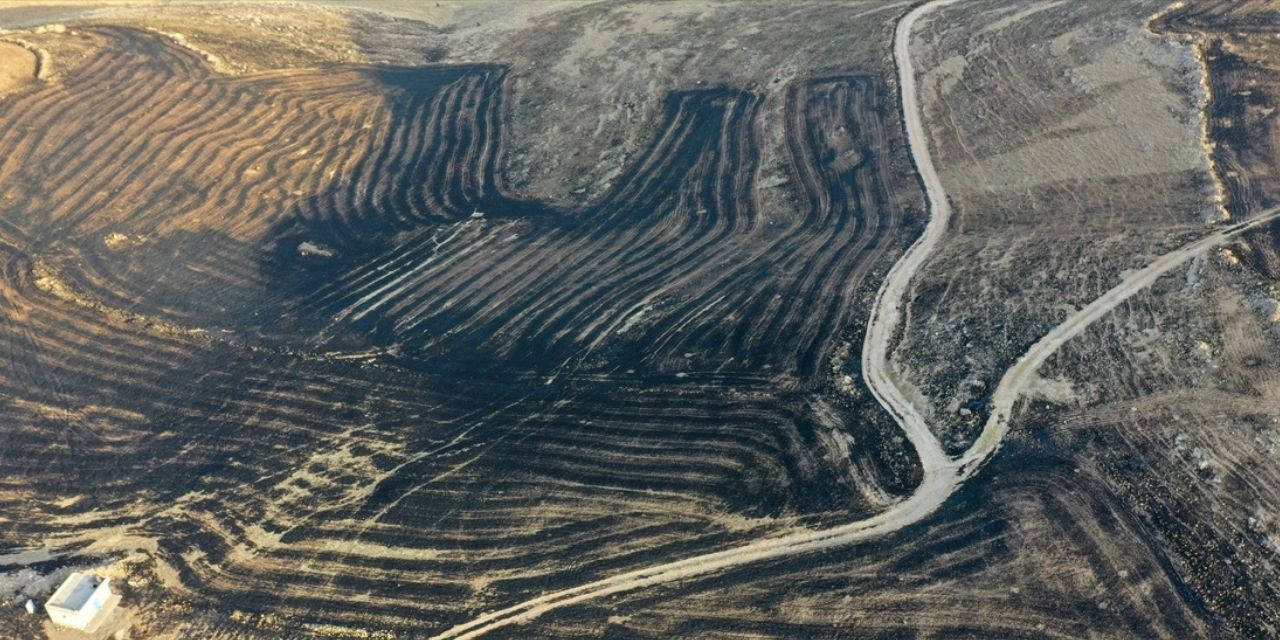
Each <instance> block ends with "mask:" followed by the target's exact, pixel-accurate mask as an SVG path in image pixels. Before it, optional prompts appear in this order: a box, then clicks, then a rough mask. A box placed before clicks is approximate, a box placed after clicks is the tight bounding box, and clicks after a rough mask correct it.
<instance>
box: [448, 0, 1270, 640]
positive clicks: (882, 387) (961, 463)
mask: <svg viewBox="0 0 1280 640" xmlns="http://www.w3.org/2000/svg"><path fill="white" fill-rule="evenodd" d="M958 1H959V0H934V1H933V2H929V3H926V4H924V5H921V6H919V7H917V8H915V9H914V10H912V11H911V12H910V13H908V14H907V15H906V16H904V17H903V18H902V20H901V21H899V22H898V26H897V30H896V35H895V39H894V59H895V61H896V64H897V70H898V79H899V87H900V94H901V96H902V98H901V99H902V107H903V109H902V114H903V120H904V124H905V126H906V131H907V141H908V143H909V145H910V148H911V154H912V157H913V158H914V160H915V164H916V169H917V171H918V172H919V174H920V177H921V180H922V181H923V183H924V187H925V194H926V195H927V197H928V202H929V207H930V218H929V223H928V225H927V226H926V228H925V231H924V233H923V234H922V235H921V236H920V238H919V239H917V240H916V242H915V243H913V244H912V245H911V248H910V249H908V250H907V252H906V253H905V254H904V255H903V256H902V258H901V259H899V260H898V262H897V263H896V264H894V266H893V268H892V269H891V270H890V271H889V274H888V275H887V277H886V279H885V281H884V284H883V285H882V286H881V288H880V291H879V292H878V293H877V296H876V300H875V305H874V306H873V307H872V310H871V318H870V320H869V322H868V325H867V332H866V335H865V337H864V340H863V351H862V370H863V375H864V376H865V377H866V383H867V386H868V387H869V388H870V389H871V392H872V394H873V395H874V396H875V398H876V400H877V401H879V402H880V404H881V405H882V406H883V407H884V408H885V410H886V411H888V412H889V413H890V415H892V416H893V418H894V420H895V421H897V422H898V425H899V426H900V427H902V430H903V432H904V433H905V434H906V436H907V439H908V440H909V441H910V442H911V444H912V446H913V447H915V449H916V452H917V455H918V457H919V459H920V463H921V467H922V470H923V477H922V480H921V483H920V485H919V486H918V487H917V488H916V490H915V492H914V493H912V495H911V496H910V497H908V498H907V499H906V500H904V501H902V502H899V503H897V504H895V505H894V506H892V507H890V508H889V509H887V510H885V511H884V512H882V513H879V514H877V515H875V516H872V517H870V518H867V519H864V520H859V521H857V522H851V523H848V524H844V525H840V526H836V527H831V528H828V529H821V530H815V531H806V532H802V533H795V534H790V535H786V536H781V537H776V538H766V539H763V540H758V541H756V542H752V543H749V544H746V545H743V546H740V547H735V548H732V549H726V550H724V551H716V552H713V553H707V554H703V555H699V556H694V557H691V558H686V559H683V560H676V561H674V562H666V563H662V564H659V565H655V566H652V567H648V568H645V569H639V570H636V571H629V572H626V573H622V574H618V575H615V576H611V577H608V578H604V579H601V580H596V581H594V582H589V583H587V584H583V585H580V586H577V587H573V588H570V589H564V590H561V591H556V592H553V593H548V594H545V595H542V596H539V597H537V598H533V599H530V600H527V601H525V602H521V603H519V604H516V605H514V606H511V607H507V608H505V609H501V610H498V611H493V612H490V613H487V614H484V615H482V616H479V617H477V618H475V619H473V620H471V621H468V622H465V623H463V624H459V625H457V626H454V627H452V628H450V629H447V630H445V631H444V632H442V633H440V634H439V635H437V636H435V638H436V639H437V640H446V639H464V638H477V637H480V636H482V635H484V634H486V633H488V632H490V631H494V630H496V629H499V628H502V627H506V626H509V625H512V624H520V623H524V622H528V621H530V620H533V619H535V618H537V617H538V616H540V615H542V614H544V613H547V612H548V611H551V610H553V609H558V608H561V607H566V606H570V605H573V604H577V603H580V602H584V601H587V600H594V599H598V598H602V597H605V596H608V595H611V594H615V593H621V592H624V591H632V590H635V589H641V588H644V587H648V586H653V585H658V584H664V583H670V582H676V581H679V580H685V579H689V578H693V577H697V576H702V575H707V574H711V573H715V572H719V571H723V570H725V569H729V568H732V567H738V566H742V565H745V564H749V563H754V562H761V561H764V560H770V559H776V558H781V557H785V556H791V555H798V554H802V553H809V552H813V551H817V550H821V549H827V548H831V547H837V546H843V545H849V544H854V543H857V542H861V541H864V540H868V539H872V538H877V537H880V536H884V535H887V534H890V533H892V532H894V531H898V530H900V529H902V528H904V527H907V526H909V525H912V524H914V523H916V522H919V521H921V520H923V519H924V518H925V517H926V516H928V515H929V514H931V513H933V512H934V511H935V510H937V508H938V507H940V506H942V504H943V503H944V502H946V500H947V498H949V497H950V496H951V495H952V494H953V493H954V492H955V490H956V489H957V488H958V487H959V486H960V484H961V483H962V482H963V481H964V480H966V479H968V478H970V477H972V476H973V475H974V474H975V473H976V472H977V470H978V469H979V468H980V467H981V466H982V464H983V463H984V462H986V461H987V460H988V459H990V457H991V455H992V454H994V453H995V451H996V450H997V449H998V448H999V446H1000V443H1001V441H1002V440H1003V439H1004V436H1005V434H1007V433H1008V431H1009V418H1010V416H1011V415H1012V413H1013V406H1014V403H1015V402H1016V401H1017V399H1018V398H1019V397H1020V396H1021V395H1022V393H1023V392H1024V391H1025V389H1026V387H1027V385H1028V384H1029V383H1030V382H1031V381H1032V380H1033V379H1034V377H1035V372H1036V370H1037V369H1038V368H1039V366H1040V365H1041V364H1043V363H1044V361H1045V360H1047V359H1048V358H1049V356H1051V355H1052V354H1053V353H1055V352H1056V351H1057V350H1058V348H1060V347H1061V346H1062V345H1064V344H1066V342H1067V341H1069V340H1070V339H1071V338H1073V337H1075V336H1077V335H1079V334H1080V333H1081V332H1083V331H1084V330H1085V329H1086V328H1087V327H1088V326H1089V325H1091V324H1093V323H1094V322H1095V321H1097V320H1098V319H1099V318H1101V317H1102V316H1103V315H1105V314H1106V313H1107V312H1108V311H1110V310H1111V309H1114V308H1115V307H1116V306H1118V305H1120V304H1121V303H1123V302H1124V301H1125V300H1128V299H1129V298H1130V297H1132V296H1133V295H1134V294H1136V293H1138V292H1140V291H1142V290H1143V289H1144V288H1146V287H1147V286H1150V285H1151V284H1152V283H1153V282H1155V281H1156V280H1157V279H1158V278H1159V277H1160V276H1162V275H1164V274H1165V273H1168V272H1169V271H1171V270H1172V269H1174V268H1175V267H1177V266H1178V265H1180V264H1182V263H1183V262H1185V261H1187V260H1189V259H1190V258H1192V257H1194V256H1195V255H1197V254H1199V253H1202V252H1204V251H1206V250H1208V249H1210V248H1212V247H1215V246H1218V245H1221V244H1223V243H1225V242H1227V241H1228V240H1230V239H1231V238H1232V237H1234V236H1236V235H1239V234H1240V233H1243V232H1244V231H1247V230H1249V229H1251V228H1254V227H1257V226H1259V225H1262V224H1264V223H1267V222H1270V221H1272V220H1275V219H1277V218H1280V207H1276V208H1273V209H1269V210H1267V211H1265V212H1263V213H1261V214H1259V215H1256V216H1254V217H1253V218H1252V219H1251V220H1249V221H1248V222H1244V223H1240V224H1236V225H1233V226H1230V227H1225V228H1223V229H1220V230H1218V231H1216V232H1215V233H1213V234H1211V235H1208V236H1206V237H1204V238H1202V239H1200V240H1197V241H1195V242H1193V243H1191V244H1188V245H1186V246H1185V247H1182V248H1180V249H1177V250H1175V251H1173V252H1170V253H1167V254H1164V255H1162V256H1160V257H1159V258H1157V259H1156V260H1155V261H1153V262H1152V263H1151V264H1149V265H1148V266H1146V267H1144V268H1143V269H1141V270H1139V271H1137V272H1135V273H1133V274H1131V275H1129V276H1128V277H1126V278H1125V279H1124V280H1123V281H1121V282H1120V284H1118V285H1116V286H1115V287H1113V288H1112V289H1110V290H1109V291H1107V292H1106V293H1104V294H1103V295H1102V296H1101V297H1099V298H1098V299H1096V300H1094V301H1093V302H1092V303H1090V304H1089V305H1087V306H1085V307H1084V308H1082V309H1080V310H1079V311H1077V312H1076V313H1074V314H1072V315H1071V316H1070V317H1068V318H1067V319H1066V320H1065V321H1063V322H1062V323H1061V324H1059V325H1058V326H1057V327H1055V328H1054V329H1053V330H1052V331H1050V332H1049V333H1048V334H1047V335H1045V336H1044V337H1043V338H1041V339H1040V340H1039V341H1038V342H1036V343H1035V344H1034V345H1032V346H1031V348H1030V349H1028V350H1027V352H1026V353H1025V354H1023V356H1022V357H1021V358H1020V359H1019V360H1018V362H1017V363H1016V364H1015V365H1014V366H1013V367H1011V368H1010V369H1009V370H1008V371H1006V372H1005V375H1004V376H1003V377H1002V378H1001V379H1000V384H999V385H998V386H997V387H996V389H995V391H994V392H993V394H992V411H991V414H990V416H989V417H988V419H987V422H986V424H985V425H984V426H983V429H982V433H981V434H980V435H979V437H978V439H977V440H976V441H975V442H974V444H973V445H972V446H970V448H969V449H968V450H967V451H965V453H964V454H962V455H961V456H960V457H958V458H951V457H949V456H947V455H946V453H945V452H944V451H943V449H942V446H941V444H940V443H939V442H938V439H937V437H936V436H935V435H934V434H933V431H932V430H930V429H929V426H928V424H927V423H926V422H925V420H924V417H923V416H922V415H921V414H920V411H919V410H918V409H917V408H916V407H915V405H913V404H912V403H911V401H910V400H908V399H907V396H906V394H905V393H903V391H902V390H901V389H900V388H899V386H898V384H897V382H896V378H895V375H894V373H893V370H892V367H891V365H890V364H889V362H888V349H889V345H890V344H891V343H892V340H893V335H894V332H895V331H896V330H897V328H898V324H899V321H900V318H901V310H902V305H903V303H904V301H905V299H906V297H907V293H908V291H909V288H908V287H909V285H910V282H911V279H912V278H913V277H914V276H915V274H916V273H917V272H918V271H919V270H920V268H921V266H923V264H924V262H925V260H927V259H928V257H929V256H930V254H932V253H933V251H934V249H935V248H936V247H937V245H938V243H939V242H940V241H941V240H942V238H943V237H944V235H945V233H946V230H947V225H948V224H949V222H950V219H951V205H950V203H949V202H948V201H947V196H946V191H945V190H944V189H943V187H942V181H941V180H940V179H939V177H938V173H937V169H936V167H935V166H934V164H933V159H932V156H931V154H930V152H929V144H928V137H927V135H926V133H925V128H924V114H923V112H922V111H921V109H920V105H919V102H918V93H917V91H916V80H915V68H914V66H913V64H912V60H911V55H910V44H911V29H912V27H913V26H914V25H915V23H916V21H917V20H919V19H920V18H921V17H922V16H924V15H925V14H927V13H929V12H931V11H933V10H935V9H938V8H940V7H944V6H947V5H950V4H954V3H956V2H958Z"/></svg>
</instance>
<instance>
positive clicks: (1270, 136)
mask: <svg viewBox="0 0 1280 640" xmlns="http://www.w3.org/2000/svg"><path fill="white" fill-rule="evenodd" d="M1153 27H1154V28H1156V29H1158V30H1161V31H1164V32H1168V33H1175V34H1183V35H1187V36H1191V37H1194V38H1195V39H1196V43H1195V46H1196V47H1197V50H1198V52H1199V55H1200V57H1201V59H1202V61H1203V64H1204V65H1205V82H1206V83H1207V84H1208V88H1209V105H1208V122H1207V129H1208V130H1207V132H1206V135H1207V136H1208V139H1209V140H1210V141H1211V144H1212V155H1213V160H1214V165H1215V172H1216V174H1217V178H1218V180H1219V181H1220V182H1221V184H1222V188H1223V190H1224V192H1225V202H1224V204H1225V205H1226V207H1227V208H1228V209H1229V210H1230V211H1233V212H1239V213H1238V215H1246V216H1247V215H1248V213H1247V212H1257V211H1262V210H1265V209H1266V208H1268V207H1271V206H1275V205H1276V204H1277V203H1280V114H1278V113H1277V111H1276V110H1277V108H1278V107H1280V10H1277V9H1276V7H1275V5H1274V4H1273V3H1268V2H1204V3H1195V4H1194V5H1193V6H1188V7H1181V8H1179V9H1177V10H1174V11H1170V12H1168V13H1166V14H1163V15H1162V16H1160V17H1159V18H1158V19H1157V20H1156V21H1155V23H1154V24H1153ZM1278 247H1280V226H1277V225H1274V224H1273V225H1271V227H1270V228H1269V229H1265V230H1259V231H1258V232H1256V233H1254V234H1251V236H1250V237H1248V238H1246V239H1245V240H1244V241H1243V242H1241V243H1240V244H1239V245H1237V247H1236V248H1235V252H1236V253H1237V254H1238V258H1239V259H1240V260H1242V261H1243V262H1244V263H1246V264H1248V265H1249V266H1250V267H1251V268H1253V269H1254V270H1256V271H1257V272H1258V273H1259V274H1260V275H1263V276H1265V277H1266V278H1267V279H1268V280H1270V281H1271V282H1280V253H1278V251H1280V249H1278Z"/></svg>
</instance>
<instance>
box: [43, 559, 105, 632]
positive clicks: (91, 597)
mask: <svg viewBox="0 0 1280 640" xmlns="http://www.w3.org/2000/svg"><path fill="white" fill-rule="evenodd" d="M108 583H110V579H108V578H103V579H102V580H98V578H96V577H94V576H91V575H88V574H84V573H80V572H79V571H77V572H75V573H73V574H71V575H70V576H68V577H67V579H66V581H64V582H63V583H62V586H60V587H58V590H57V591H54V592H53V596H51V597H50V598H49V601H48V602H46V603H44V609H45V611H48V612H49V619H51V620H53V622H54V624H58V625H62V626H64V627H71V628H72V629H79V630H81V631H90V632H92V631H94V630H95V629H97V628H98V627H99V626H100V625H101V624H102V622H103V621H104V620H106V618H107V616H109V615H111V610H112V609H114V608H115V607H116V604H118V603H119V602H120V596H118V595H116V594H114V593H111V585H110V584H108Z"/></svg>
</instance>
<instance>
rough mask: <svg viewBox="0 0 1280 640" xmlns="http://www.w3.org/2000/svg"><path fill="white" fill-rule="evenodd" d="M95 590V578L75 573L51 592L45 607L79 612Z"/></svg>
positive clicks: (96, 581) (96, 580) (96, 583)
mask: <svg viewBox="0 0 1280 640" xmlns="http://www.w3.org/2000/svg"><path fill="white" fill-rule="evenodd" d="M97 588H98V579H97V578H95V577H93V576H91V575H88V574H84V573H80V572H79V571H77V572H75V573H72V574H71V575H70V576H67V579H66V580H65V581H64V582H63V583H62V586H60V587H58V590H57V591H54V592H53V596H51V597H50V598H49V602H48V603H47V606H54V607H60V608H62V609H71V610H72V611H79V610H80V608H81V607H83V606H84V603H85V602H87V601H88V600H89V596H92V595H93V591H94V589H97Z"/></svg>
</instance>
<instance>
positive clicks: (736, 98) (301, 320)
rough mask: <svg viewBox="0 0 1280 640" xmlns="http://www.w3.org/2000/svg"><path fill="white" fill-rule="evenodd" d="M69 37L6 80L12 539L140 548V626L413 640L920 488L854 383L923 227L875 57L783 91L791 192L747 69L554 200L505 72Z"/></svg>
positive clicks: (101, 32) (907, 459)
mask: <svg viewBox="0 0 1280 640" xmlns="http://www.w3.org/2000/svg"><path fill="white" fill-rule="evenodd" d="M81 37H84V38H89V39H93V40H95V41H96V44H97V45H98V46H99V49H98V51H99V52H98V53H97V54H95V55H92V56H89V57H87V58H86V60H85V61H84V62H83V66H82V67H81V68H77V69H75V70H73V71H70V72H69V73H68V77H67V79H66V80H65V81H64V82H62V83H60V84H56V85H50V86H47V87H40V88H38V89H32V90H29V91H27V92H25V93H22V94H20V95H17V96H14V97H13V98H12V99H10V100H7V101H5V102H4V103H3V104H0V121H3V122H4V123H5V125H4V127H3V133H2V134H0V145H3V147H4V148H5V149H7V150H9V153H8V154H7V155H6V156H5V158H4V159H3V162H2V163H0V211H2V212H3V215H2V216H0V219H2V220H3V227H2V229H0V232H2V235H0V237H2V238H3V251H4V252H5V254H6V255H5V259H4V264H5V265H6V266H5V269H4V273H5V278H4V289H3V292H4V315H5V319H6V321H5V323H4V325H3V326H4V334H5V337H4V343H5V345H6V347H5V353H6V354H7V356H8V359H9V362H10V366H9V367H6V368H5V369H4V372H3V374H0V376H2V378H0V384H2V385H3V392H2V393H0V397H2V398H3V401H0V407H3V409H0V411H2V413H3V421H4V424H5V425H6V426H5V427H4V429H3V431H2V432H0V438H3V446H2V447H0V450H3V451H4V454H3V456H0V478H3V482H4V485H3V490H2V491H0V513H3V514H4V524H5V526H4V528H3V534H2V535H3V539H0V545H2V546H3V547H7V548H31V547H41V546H49V547H51V548H52V549H53V550H54V551H57V552H64V553H70V554H71V555H70V556H68V557H70V558H77V557H79V558H87V557H109V556H110V555H111V554H123V553H142V554H144V555H145V556H146V557H147V558H148V561H147V563H144V566H146V567H149V568H147V569H146V570H145V573H147V575H149V576H150V578H149V580H150V582H148V581H147V580H140V581H138V583H139V584H143V583H148V584H150V585H151V586H150V587H149V588H147V589H144V588H142V587H138V588H137V591H138V593H137V594H135V595H138V596H139V597H143V596H142V594H149V595H147V596H146V597H150V598H153V599H155V601H154V602H152V606H151V613H150V614H149V617H148V619H147V620H148V622H147V624H150V625H152V627H151V631H153V632H155V633H160V632H162V631H174V630H175V629H176V630H177V631H176V632H177V633H179V635H181V634H184V633H186V634H189V633H207V632H212V631H214V630H218V629H224V630H230V629H237V630H239V631H237V632H238V633H251V632H254V631H253V630H254V629H256V630H257V631H256V632H257V633H261V634H264V635H266V636H270V637H278V636H279V635H282V634H284V635H287V634H293V633H299V634H311V633H319V632H321V631H324V630H326V629H332V628H334V627H335V626H336V627H343V628H349V629H361V630H367V629H375V630H376V629H381V630H389V631H400V632H408V633H425V632H427V631H430V630H433V629H438V628H439V627H440V626H442V625H444V624H445V623H450V622H456V621H458V620H460V619H461V618H464V617H465V616H467V615H468V614H470V613H474V612H476V611H479V610H482V609H486V608H492V607H494V606H497V605H502V604H504V603H505V602H509V601H511V600H512V599H515V598H519V597H521V596H527V595H528V594H534V593H537V592H539V591H541V590H546V589H549V588H553V587H561V586H570V585H572V584H574V583H576V582H579V581H581V580H583V579H584V578H589V577H592V576H598V575H602V574H605V573H609V572H613V571H617V570H620V569H626V568H632V567H639V566H643V565H645V564H646V563H649V562H652V561H654V560H656V559H665V558H669V557H673V556H682V555H690V554H694V553H696V552H698V551H700V550H705V549H711V548H715V547H719V546H723V545H725V544H729V543H731V542H733V541H735V540H737V539H741V538H744V537H746V536H758V535H760V534H762V533H765V532H769V531H782V530H786V529H787V528H789V527H794V526H797V525H799V524H804V523H816V522H822V521H825V520H829V519H848V518H850V517H855V516H857V515H859V514H870V513H874V512H875V511H877V510H878V509H880V508H882V507H883V506H884V505H885V504H886V503H887V502H888V501H890V500H892V499H893V497H894V496H898V495H901V494H903V493H905V492H907V491H909V490H910V489H911V487H912V486H913V484H914V482H915V479H916V474H917V471H916V470H915V468H914V464H915V461H914V459H913V458H912V456H911V455H910V452H909V450H908V449H906V448H905V443H903V442H902V440H901V438H900V437H897V435H896V434H895V433H894V425H893V424H892V423H891V422H889V421H888V420H887V419H884V418H883V417H878V416H876V412H875V411H874V410H873V409H872V408H871V407H870V405H869V403H868V401H867V398H866V396H865V394H864V393H863V392H862V391H861V390H860V388H859V386H858V384H857V383H852V382H851V380H852V378H847V379H846V374H847V373H850V372H852V371H851V370H850V369H849V365H848V360H849V359H850V356H849V353H850V349H851V348H852V349H854V350H856V344H857V343H858V341H859V338H860V323H861V322H862V321H863V320H862V316H863V314H864V313H865V308H866V305H867V301H868V299H869V298H870V295H871V293H873V292H874V287H875V286H876V284H877V281H876V278H875V277H873V276H874V275H875V274H876V273H877V272H881V273H882V272H883V270H884V269H886V268H887V265H888V264H889V262H890V261H891V259H892V257H893V256H894V255H895V254H896V253H899V252H900V251H901V250H902V249H903V248H904V247H905V245H906V243H907V242H908V241H909V240H910V238H911V237H913V236H914V235H915V233H916V231H915V228H916V226H915V225H917V224H918V223H919V221H918V215H919V212H920V196H919V193H918V189H917V187H916V185H915V182H914V178H913V177H912V175H911V173H910V165H909V162H908V160H907V159H906V155H905V152H904V150H903V146H902V142H901V138H900V134H899V131H900V128H899V125H898V124H897V122H896V116H895V113H896V111H895V109H894V96H893V94H892V91H891V89H890V87H888V86H886V84H885V81H884V80H883V79H882V78H881V77H879V76H876V75H835V76H825V77H819V78H814V79H810V80H808V81H805V82H801V83H796V84H794V85H793V86H790V87H788V88H787V89H785V113H786V123H785V126H786V129H787V138H786V139H787V145H788V151H789V153H790V156H791V170H790V171H791V172H790V175H789V176H788V180H787V181H786V184H778V185H773V186H771V187H769V188H775V189H786V190H788V192H789V193H791V194H792V195H791V198H792V201H793V204H794V206H793V208H792V209H791V210H785V211H771V212H770V213H769V215H767V216H766V215H765V213H764V212H763V211H762V210H761V208H760V207H759V206H758V198H759V195H758V194H759V192H760V191H761V189H762V188H764V187H762V186H761V185H759V184H757V183H756V179H755V175H756V168H757V165H756V163H757V154H758V149H757V145H758V142H757V140H758V135H759V132H758V127H759V109H760V103H761V99H762V96H761V95H760V94H759V93H753V92H751V91H743V90H739V89H735V88H731V87H717V88H708V89H705V90H695V91H684V92H680V93H676V94H674V95H672V96H671V97H670V98H669V99H668V100H667V102H666V106H665V108H666V116H665V118H664V119H663V120H662V121H661V123H660V124H659V126H658V127H657V131H656V132H655V134H654V136H653V141H652V144H651V146H650V147H649V149H648V150H647V151H646V152H645V153H644V154H642V155H641V156H640V157H639V158H637V160H636V161H635V162H634V165H633V166H632V168H631V169H630V170H629V171H628V172H627V173H626V174H625V175H624V176H623V177H621V178H620V179H619V180H618V181H617V183H616V186H615V187H614V188H613V189H612V190H610V191H609V192H608V193H607V194H606V195H605V196H603V197H602V198H600V199H599V200H598V201H597V202H594V203H591V204H589V205H587V206H584V207H568V206H564V205H557V204H552V203H545V202H538V201H531V200H522V199H519V198H516V197H513V196H511V195H509V194H508V193H507V191H506V189H505V188H504V186H503V171H502V165H503V149H504V145H503V131H504V127H505V122H504V118H505V114H506V112H507V109H508V107H507V106H506V105H507V102H508V101H509V100H510V99H511V98H510V95H509V89H508V83H507V80H506V72H505V70H504V68H502V67H499V66H485V65H470V66H441V67H428V68H420V69H410V68H385V67H384V68H373V67H346V68H336V69H326V70H320V71H290V72H272V73H265V74H260V75H255V76H249V77H245V78H225V77H221V76H218V75H216V74H214V73H213V72H212V71H211V70H210V69H209V68H208V67H207V65H206V64H205V63H204V61H203V60H200V59H199V58H198V57H197V56H196V55H195V54H193V53H192V52H190V51H188V50H185V49H182V48H179V47H177V46H174V45H173V44H172V43H171V42H170V41H169V40H167V39H165V38H162V37H160V36H157V35H154V34H149V33H146V32H142V31H136V30H131V29H122V28H97V29H91V30H87V31H85V32H84V35H82V36H81ZM851 345H854V346H852V347H851ZM853 373H855V375H856V372H853ZM859 416H870V419H866V418H864V417H859ZM849 424H856V425H861V426H857V427H854V428H853V429H852V430H850V429H849V426H848V425H849ZM54 562H56V561H54ZM140 571H142V570H140ZM126 595H128V594H126ZM193 611H194V612H197V613H192V612H193ZM183 625H185V626H183Z"/></svg>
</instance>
